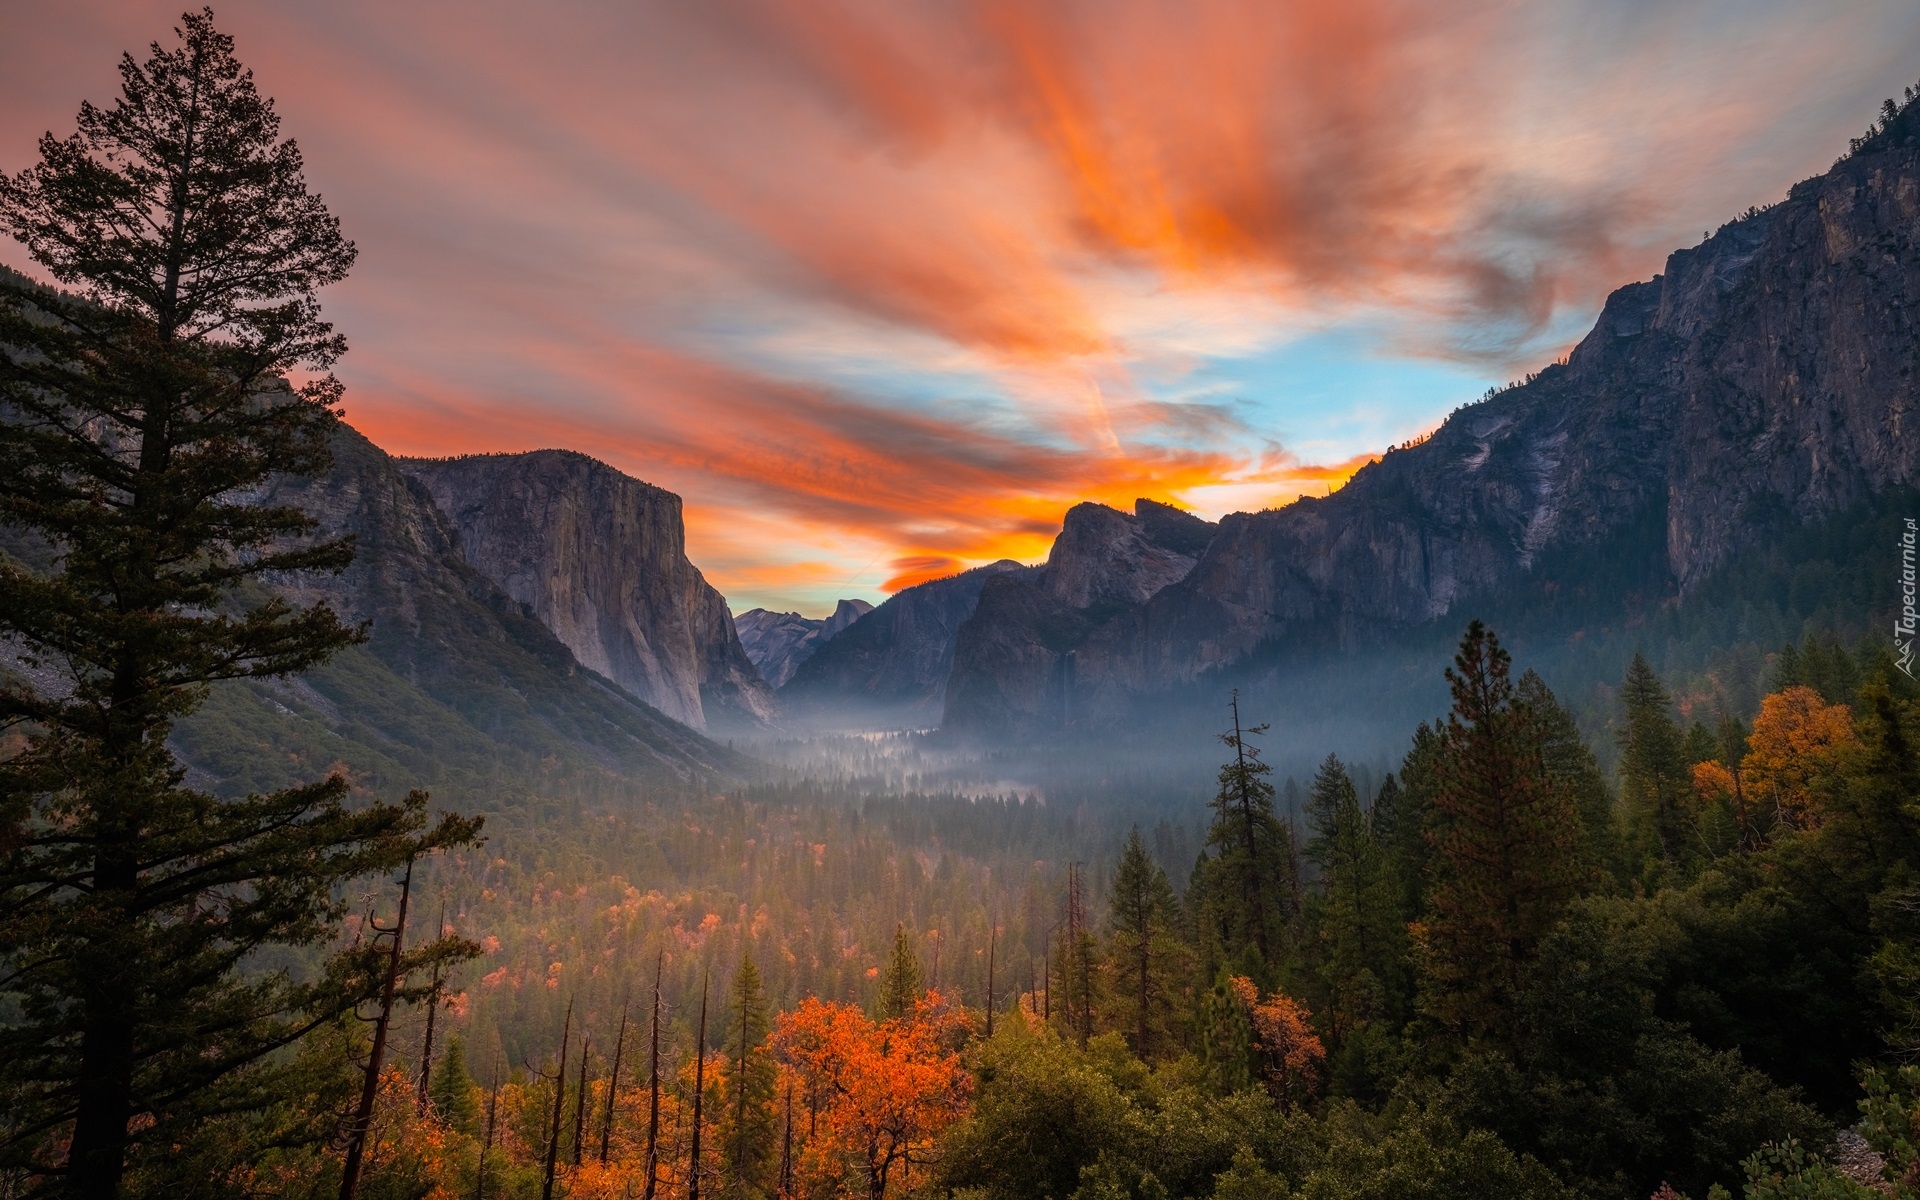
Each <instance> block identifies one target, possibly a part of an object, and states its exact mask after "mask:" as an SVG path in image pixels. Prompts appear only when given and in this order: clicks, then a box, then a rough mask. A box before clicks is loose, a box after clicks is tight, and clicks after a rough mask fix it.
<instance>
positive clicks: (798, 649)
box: [733, 600, 873, 688]
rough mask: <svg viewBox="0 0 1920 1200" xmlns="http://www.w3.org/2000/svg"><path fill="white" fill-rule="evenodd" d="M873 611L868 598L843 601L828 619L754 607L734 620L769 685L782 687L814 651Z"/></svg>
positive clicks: (749, 653) (744, 643)
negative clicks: (866, 599)
mask: <svg viewBox="0 0 1920 1200" xmlns="http://www.w3.org/2000/svg"><path fill="white" fill-rule="evenodd" d="M872 611H873V605H871V604H868V603H867V602H866V601H865V600H842V601H840V602H839V603H838V604H836V605H834V608H833V615H832V616H829V617H825V618H815V617H803V616H801V615H800V614H799V613H797V612H772V611H770V610H768V609H764V608H750V609H748V610H747V611H746V612H743V613H741V614H740V615H739V616H736V617H735V618H734V619H733V628H734V630H735V631H736V632H737V633H738V634H739V635H740V645H741V646H742V647H743V648H744V649H745V650H746V652H747V657H748V658H749V659H751V660H752V662H753V665H754V666H755V667H757V668H759V670H760V675H761V678H763V679H765V680H766V681H767V686H768V687H772V688H778V687H780V686H781V685H782V684H784V683H786V682H787V680H789V679H792V678H793V673H794V672H795V671H797V670H799V668H800V664H801V663H803V662H805V661H807V659H809V658H811V657H813V653H814V651H816V650H818V649H819V648H820V647H822V646H824V645H826V644H827V643H828V642H830V641H832V640H833V639H834V638H835V637H836V636H838V635H839V633H840V631H841V630H843V629H845V628H846V627H847V626H849V625H851V624H853V623H854V622H855V621H857V620H859V619H860V618H861V617H864V616H866V615H867V614H868V613H870V612H872Z"/></svg>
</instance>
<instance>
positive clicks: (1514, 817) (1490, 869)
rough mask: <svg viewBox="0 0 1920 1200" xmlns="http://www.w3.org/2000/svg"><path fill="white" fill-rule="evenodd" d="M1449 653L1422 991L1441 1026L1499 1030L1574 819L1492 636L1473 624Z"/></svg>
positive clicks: (1547, 917) (1569, 885)
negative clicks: (1449, 706)
mask: <svg viewBox="0 0 1920 1200" xmlns="http://www.w3.org/2000/svg"><path fill="white" fill-rule="evenodd" d="M1453 661H1454V665H1453V667H1451V668H1449V669H1448V671H1447V682H1448V683H1449V684H1450V685H1451V687H1452V691H1453V710H1452V712H1450V713H1449V714H1448V716H1447V723H1446V726H1445V729H1444V730H1443V731H1442V733H1441V746H1440V753H1439V755H1438V756H1437V758H1436V760H1435V763H1434V774H1435V788H1434V818H1435V819H1434V825H1433V829H1432V832H1431V837H1432V839H1433V842H1434V851H1435V874H1436V879H1435V883H1434V887H1433V889H1432V892H1431V894H1430V896H1429V904H1430V906H1431V909H1430V913H1429V915H1428V919H1427V921H1426V922H1425V924H1424V927H1423V928H1422V930H1421V943H1422V944H1421V951H1422V955H1421V957H1422V966H1423V968H1424V975H1425V978H1424V979H1423V980H1422V984H1423V991H1422V997H1421V999H1422V1006H1423V1008H1424V1009H1425V1010H1426V1011H1427V1013H1428V1014H1429V1015H1431V1016H1432V1017H1434V1018H1435V1019H1437V1020H1438V1021H1439V1022H1440V1023H1441V1024H1442V1025H1443V1026H1445V1027H1447V1028H1450V1029H1453V1030H1456V1031H1458V1032H1460V1033H1463V1034H1467V1035H1473V1034H1477V1033H1494V1034H1501V1033H1505V1032H1508V1019H1509V1017H1510V1015H1511V1011H1512V1006H1513V1002H1514V1000H1515V997H1516V995H1517V993H1518V990H1519V983H1520V975H1521V971H1522V969H1523V968H1524V967H1525V965H1526V963H1527V962H1528V961H1529V960H1530V959H1531V957H1532V955H1533V951H1534V949H1535V947H1536V946H1537V945H1538V944H1539V942H1540V939H1541V937H1542V936H1543V935H1544V934H1545V933H1546V932H1547V930H1548V929H1549V928H1551V926H1552V925H1553V923H1554V921H1555V920H1556V919H1557V918H1558V917H1559V915H1560V913H1561V911H1562V910H1563V909H1564V908H1565V906H1566V903H1567V901H1568V900H1570V899H1571V898H1572V897H1573V895H1574V894H1575V892H1576V890H1577V887H1578V883H1579V879H1580V871H1579V867H1578V854H1579V845H1580V840H1581V833H1580V818H1579V814H1578V813H1576V812H1575V811H1574V807H1573V800H1572V798H1571V797H1570V796H1569V795H1568V793H1567V789H1566V787H1565V786H1564V785H1563V784H1562V783H1561V782H1560V781H1559V780H1557V779H1555V778H1554V777H1553V776H1552V775H1551V774H1549V773H1548V771H1547V769H1546V764H1545V762H1544V761H1543V757H1542V752H1541V738H1540V733H1539V729H1538V726H1537V724H1536V722H1535V721H1534V719H1533V714H1532V713H1531V712H1530V711H1529V710H1528V709H1527V707H1526V704H1525V702H1524V701H1521V700H1520V699H1519V698H1518V697H1517V696H1515V694H1514V690H1513V685H1512V682H1511V681H1510V679H1509V659H1508V656H1507V652H1506V651H1505V650H1503V649H1501V648H1500V643H1499V640H1498V639H1497V638H1495V637H1494V636H1493V634H1491V633H1490V632H1488V631H1487V629H1486V627H1485V626H1484V625H1482V624H1481V623H1480V622H1479V621H1474V622H1473V623H1472V624H1471V625H1469V626H1468V627H1467V633H1466V636H1465V637H1464V638H1463V639H1462V640H1461V643H1460V652H1459V654H1458V655H1456V656H1455V657H1454V660H1453Z"/></svg>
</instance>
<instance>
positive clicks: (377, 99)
mask: <svg viewBox="0 0 1920 1200" xmlns="http://www.w3.org/2000/svg"><path fill="white" fill-rule="evenodd" d="M178 11H179V8H178V0H175V3H173V4H167V3H145V2H138V3H136V2H125V3H109V2H106V0H99V2H94V0H60V2H58V3H48V2H46V0H32V2H29V0H0V169H4V170H8V171H13V170H18V169H20V168H21V167H24V166H26V165H27V164H28V163H29V162H30V161H32V159H33V156H34V141H35V139H36V138H37V137H38V135H39V134H40V133H42V132H43V131H45V130H48V129H52V130H54V131H56V132H58V133H60V134H63V135H64V134H66V133H68V132H71V130H72V127H73V116H74V112H75V110H76V109H77V108H78V106H79V103H80V101H81V100H82V99H92V100H94V101H95V102H105V101H108V100H110V99H111V98H112V96H113V95H114V93H115V91H116V88H117V77H116V74H115V62H116V59H117V57H118V55H119V53H120V52H121V51H122V50H128V49H131V50H135V51H136V52H138V54H139V55H140V56H144V47H145V44H146V43H147V42H149V41H151V40H154V39H156V38H163V37H164V38H165V39H166V40H168V41H171V40H172V35H171V33H170V28H171V24H172V21H173V20H174V19H176V18H177V16H178ZM215 11H216V14H217V16H218V19H219V22H220V25H221V27H222V28H223V29H225V30H227V31H228V32H230V33H232V34H234V35H235V37H236V39H237V41H238V46H237V50H238V53H239V55H240V57H241V58H242V60H243V61H245V62H247V63H249V64H250V65H251V66H252V67H253V68H254V70H255V74H256V77H257V79H258V80H259V83H260V85H261V87H262V90H263V91H265V92H267V93H268V94H270V95H272V96H274V97H276V99H277V101H278V106H279V110H280V113H281V115H282V118H283V121H284V126H283V130H284V132H285V133H288V134H291V135H292V136H294V137H295V138H297V139H298V140H299V142H300V144H301V147H302V149H303V150H304V151H305V154H306V159H307V176H308V181H309V184H310V185H311V186H312V187H313V188H314V189H316V190H317V191H319V192H321V193H322V194H323V195H324V196H325V197H326V199H327V201H328V203H329V204H330V205H331V207H332V208H333V210H334V211H335V212H336V213H337V214H338V215H339V216H340V218H341V220H342V222H343V223H344V225H345V228H346V232H347V234H348V236H350V237H352V238H353V239H354V240H355V241H356V242H357V243H358V244H359V247H360V261H359V265H358V267H357V268H356V270H355V272H354V274H353V276H352V278H351V279H350V280H348V281H347V282H346V283H345V284H342V285H340V286H338V287H336V288H334V289H331V290H330V291H329V292H328V293H327V294H326V297H325V299H326V302H327V309H328V313H329V315H330V316H331V318H332V319H333V320H334V321H335V323H336V324H337V325H338V326H339V327H340V328H341V329H342V330H343V331H344V332H345V333H346V334H347V336H348V338H349V339H350V342H351V344H352V347H353V348H352V351H351V353H349V355H348V356H347V358H346V359H345V360H344V361H343V362H342V364H341V368H340V374H341V376H342V377H343V378H344V379H345V381H346V383H347V385H348V397H347V410H348V419H349V420H350V421H351V422H352V423H353V424H354V425H355V426H357V427H358V428H360V429H361V430H363V431H364V432H366V433H367V434H368V435H369V436H371V437H372V438H373V439H374V440H375V441H376V442H378V443H380V444H381V445H382V446H384V447H386V448H387V449H389V450H392V451H394V452H396V453H403V454H456V453H466V452H472V451H486V450H527V449H533V448H536V447H543V446H565V447H570V448H574V449H579V450H583V451H586V452H588V453H590V454H593V455H595V456H596V457H599V458H602V459H604V460H606V461H607V462H610V463H612V464H614V465H615V466H617V467H619V468H620V469H622V470H624V471H627V472H628V473H630V474H632V475H635V476H638V477H639V478H642V479H645V480H648V481H650V482H652V483H656V484H659V485H660V486H662V487H666V488H670V489H672V490H673V491H676V492H678V493H679V494H680V495H681V496H683V497H684V498H685V500H686V510H687V523H688V544H689V551H690V554H691V557H692V558H693V560H694V562H695V563H697V564H698V565H699V566H700V567H701V568H702V569H703V570H704V571H705V572H706V574H707V576H708V578H709V579H711V580H712V581H713V582H714V583H716V584H717V585H718V586H719V587H720V588H721V590H722V591H723V592H725V593H726V595H727V596H728V598H729V600H730V602H731V603H732V605H733V607H734V610H735V611H736V612H738V611H742V610H744V609H746V608H749V607H753V606H755V605H765V606H769V607H776V608H797V609H800V610H802V611H805V612H808V613H811V614H823V613H824V612H826V611H827V610H829V609H830V608H831V607H832V604H833V601H834V599H835V598H837V597H840V596H863V597H866V598H867V599H870V600H874V601H878V600H880V599H882V598H883V597H884V595H885V593H886V592H887V591H889V590H891V589H893V588H897V587H899V586H903V585H904V584H907V583H912V582H917V581H919V580H921V579H926V578H931V577H934V576H937V575H941V574H945V573H948V572H950V571H952V570H955V569H957V568H959V567H962V566H968V565H974V564H977V563H980V562H985V561H989V560H991V559H994V558H999V557H1013V558H1019V559H1023V560H1028V561H1034V560H1037V559H1039V558H1041V557H1043V556H1044V555H1045V552H1046V547H1047V544H1048V542H1049V540H1050V539H1051V536H1052V534H1053V533H1054V532H1055V531H1056V530H1057V529H1058V528H1059V521H1060V517H1061V514H1062V513H1063V512H1064V511H1065V510H1066V508H1067V507H1069V506H1070V505H1071V504H1073V503H1075V502H1077V501H1079V500H1083V499H1091V500H1102V501H1106V502H1109V503H1114V504H1118V505H1123V506H1124V505H1130V504H1131V502H1132V500H1133V498H1134V497H1136V496H1151V497H1155V498H1158V499H1163V500H1171V501H1174V502H1177V503H1181V504H1183V505H1186V506H1188V507H1191V508H1193V509H1196V510H1198V511H1200V512H1202V513H1204V514H1206V515H1208V516H1217V515H1219V514H1221V513H1223V512H1228V511H1232V510H1235V509H1252V508H1260V507H1267V506H1271V505H1275V504H1279V503H1282V502H1285V501H1286V500H1288V499H1290V498H1292V497H1294V496H1296V495H1299V494H1301V493H1303V492H1310V493H1320V492H1323V491H1324V490H1325V489H1326V488H1327V487H1328V486H1330V485H1334V484H1337V483H1338V482H1339V481H1340V480H1342V479H1344V478H1345V477H1346V476H1347V475H1348V474H1350V473H1351V471H1352V470H1353V469H1354V467H1355V466H1356V465H1357V464H1358V463H1360V462H1364V461H1365V460H1366V458H1367V456H1368V455H1370V454H1372V453H1375V452H1378V451H1379V450H1381V449H1383V448H1384V447H1386V446H1387V445H1389V444H1391V443H1394V442H1397V441H1401V440H1404V439H1406V438H1408V437H1411V436H1415V435H1417V434H1419V433H1421V432H1424V431H1426V430H1428V429H1430V428H1432V427H1433V426H1434V425H1436V424H1437V423H1438V422H1439V420H1440V419H1441V418H1443V417H1444V416H1445V414H1446V413H1447V412H1448V411H1449V410H1450V409H1452V408H1454V407H1456V406H1457V405H1459V404H1461V403H1463V402H1466V401H1468V400H1471V399H1473V398H1474V397H1476V396H1477V395H1478V394H1479V393H1481V392H1482V391H1484V390H1485V389H1486V388H1487V387H1488V386H1489V385H1490V384H1493V383H1498V382H1501V381H1504V380H1506V379H1509V378H1512V377H1515V376H1517V375H1519V374H1521V373H1523V372H1525V371H1528V370H1532V369H1537V367H1539V366H1540V365H1541V364H1543V363H1545V362H1547V361H1550V360H1552V359H1553V358H1555V357H1558V356H1559V355H1560V354H1561V353H1563V352H1564V351H1565V350H1566V348H1567V347H1568V346H1569V345H1570V344H1571V343H1572V342H1573V341H1575V340H1577V338H1578V337H1579V336H1580V334H1581V333H1582V332H1584V330H1585V328H1586V326H1587V324H1588V323H1589V322H1590V321H1591V320H1592V318H1593V315H1594V313H1595V311H1596V310H1597V308H1598V306H1599V303H1600V301H1601V300H1602V299H1603V298H1604V296H1605V294H1606V293H1607V292H1608V291H1609V290H1611V289H1612V288H1614V287H1616V286H1618V285H1620V284H1622V283H1625V282H1628V281H1630V280H1633V279H1636V278H1645V277H1648V276H1650V275H1652V274H1654V273H1655V272H1657V271H1658V270H1659V269H1660V264H1661V262H1662V260H1663V258H1664V257H1665V255H1666V253H1667V252H1668V251H1669V250H1671V249H1673V248H1675V247H1677V246H1682V245H1688V244H1691V243H1693V242H1697V241H1698V240H1699V239H1700V236H1701V233H1702V231H1703V230H1708V229H1712V228H1715V227H1717V226H1719V225H1720V224H1721V223H1722V222H1724V221H1725V220H1727V219H1729V218H1730V217H1732V216H1734V215H1735V214H1737V213H1738V212H1739V211H1740V210H1742V209H1744V208H1746V207H1747V206H1748V205H1750V204H1766V203H1769V202H1771V201H1774V200H1777V199H1779V198H1780V197H1781V196H1783V195H1784V194H1785V191H1786V189H1787V187H1788V186H1789V185H1790V184H1791V183H1793V182H1794V181H1795V180H1797V179H1800V178H1803V177H1805V176H1808V175H1811V174H1815V173H1817V172H1819V171H1822V170H1824V169H1825V168H1826V167H1827V166H1828V165H1829V164H1830V163H1831V162H1832V160H1833V159H1834V158H1835V156H1836V155H1838V154H1839V153H1840V152H1841V151H1843V150H1844V149H1845V145H1846V139H1847V138H1848V137H1849V136H1851V135H1854V134H1858V133H1859V132H1860V131H1861V130H1862V129H1864V128H1865V126H1866V125H1867V123H1868V121H1869V120H1870V118H1871V117H1872V116H1873V114H1874V111H1875V109H1876V108H1877V106H1878V103H1879V101H1880V99H1881V98H1882V97H1884V96H1888V95H1896V94H1898V93H1899V91H1900V88H1901V86H1902V85H1903V84H1909V83H1913V82H1914V81H1915V79H1916V77H1920V4H1915V3H1914V2H1913V0H1820V2H1810V0H1803V2H1799V3H1770V2H1767V0H1581V2H1573V0H1452V2H1448V0H1267V2H1264V3H1253V2H1248V3H1236V2H1211V0H1184V2H1172V0H1170V2H1167V3H1144V2H1140V0H1091V2H1087V3H1068V2H1040V0H1025V2H1012V0H1006V2H1002V0H948V2H944V3H921V2H917V0H873V2H871V3H868V2H862V0H672V2H662V0H621V2H617V3H616V2H604V3H602V2H594V3H588V2H585V0H578V2H569V0H554V2H551V3H540V4H534V3H528V2H526V0H521V2H520V3H506V2H504V0H458V2H455V0H380V2H371V0H369V2H365V3H354V2H348V0H324V2H320V3H315V2H312V0H244V2H232V0H230V2H229V3H227V4H225V5H223V6H216V10H215ZM0 261H5V262H8V263H10V264H12V265H16V266H23V267H24V266H26V265H27V264H26V263H25V262H24V256H23V255H22V254H21V252H20V251H19V248H18V247H17V246H14V245H12V244H10V243H7V242H4V241H0Z"/></svg>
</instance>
